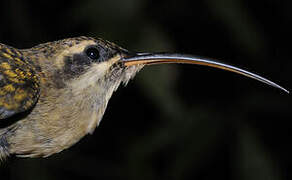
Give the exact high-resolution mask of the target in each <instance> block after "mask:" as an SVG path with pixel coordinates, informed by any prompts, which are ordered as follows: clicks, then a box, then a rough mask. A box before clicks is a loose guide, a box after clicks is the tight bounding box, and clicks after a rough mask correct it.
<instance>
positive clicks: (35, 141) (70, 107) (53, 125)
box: [0, 36, 288, 160]
mask: <svg viewBox="0 0 292 180" xmlns="http://www.w3.org/2000/svg"><path fill="white" fill-rule="evenodd" d="M165 63H183V64H195V65H203V66H209V67H214V68H219V69H223V70H227V71H231V72H234V73H238V74H241V75H244V76H247V77H249V78H253V79H255V80H258V81H260V82H263V83H265V84H268V85H270V86H273V87H275V88H279V89H281V90H283V91H285V92H287V93H288V91H287V90H286V89H284V88H283V87H281V86H279V85H278V84H276V83H274V82H272V81H270V80H268V79H266V78H263V77H261V76H259V75H257V74H254V73H251V72H249V71H246V70H244V69H241V68H238V67H235V66H232V65H228V64H225V63H222V62H219V61H217V60H211V59H208V58H201V57H198V56H193V55H185V54H174V53H137V52H132V51H128V50H126V49H124V48H122V47H120V46H118V45H116V44H114V43H112V42H109V41H106V40H103V39H100V38H92V37H85V36H82V37H75V38H68V39H64V40H59V41H54V42H48V43H44V44H40V45H37V46H34V47H32V48H29V49H17V48H14V47H11V46H8V45H4V44H0V159H2V160H4V159H6V158H7V157H8V156H10V155H15V156H18V157H31V158H33V157H48V156H50V155H52V154H55V153H58V152H60V151H62V150H64V149H67V148H69V147H71V146H72V145H74V144H75V143H77V142H78V141H79V140H80V139H81V138H82V137H84V136H85V135H87V134H92V133H93V132H94V130H95V128H96V127H97V126H98V124H99V123H100V121H101V119H102V117H103V114H104V112H105V110H106V107H107V104H108V102H109V99H110V98H111V96H112V94H113V92H115V91H116V90H117V88H118V87H119V85H120V84H124V85H126V84H127V83H128V81H129V80H130V79H132V78H133V77H134V76H135V75H136V73H137V72H139V71H140V70H141V69H142V68H143V67H144V66H146V65H152V64H165Z"/></svg>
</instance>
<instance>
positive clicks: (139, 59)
mask: <svg viewBox="0 0 292 180" xmlns="http://www.w3.org/2000/svg"><path fill="white" fill-rule="evenodd" d="M122 61H123V62H124V64H125V66H133V65H151V64H165V63H183V64H197V65H203V66H210V67H214V68H218V69H223V70H226V71H231V72H234V73H237V74H241V75H243V76H247V77H249V78H252V79H255V80H258V81H260V82H263V83H265V84H268V85H270V86H273V87H275V88H278V89H281V90H283V91H285V92H286V93H289V91H288V90H286V89H285V88H283V87H281V86H279V85H278V84H276V83H274V82H272V81H270V80H268V79H266V78H263V77H261V76H259V75H257V74H254V73H251V72H249V71H246V70H244V69H241V68H238V67H235V66H231V65H228V64H225V63H222V62H219V61H217V60H210V59H205V58H201V57H196V56H192V55H184V54H170V53H136V54H134V55H130V56H128V57H123V58H122Z"/></svg>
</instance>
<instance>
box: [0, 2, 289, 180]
mask: <svg viewBox="0 0 292 180" xmlns="http://www.w3.org/2000/svg"><path fill="white" fill-rule="evenodd" d="M291 5H292V4H291V1H288V0H287V1H275V0H265V1H263V0H257V1H255V0H253V1H252V0H250V1H246V0H205V1H194V0H193V1H187V0H179V1H176V0H155V1H154V0H120V1H117V0H99V1H94V0H82V1H77V0H75V1H67V2H66V1H60V0H50V1H44V0H43V1H36V0H34V1H27V2H25V1H18V0H10V1H2V2H1V6H0V19H1V26H0V27H1V28H0V42H1V43H4V44H9V45H12V46H14V47H17V48H29V47H32V46H34V45H36V44H39V43H44V42H47V41H53V40H58V39H63V38H67V37H74V36H80V35H86V36H94V37H102V38H104V39H107V40H110V41H113V42H115V43H117V44H119V45H121V46H123V47H125V48H127V49H130V50H134V51H147V52H149V51H169V52H181V53H188V54H196V55H201V56H207V57H212V58H216V59H221V60H224V61H225V62H228V63H231V64H236V65H239V66H240V67H246V68H247V69H249V70H252V71H253V72H257V73H259V74H261V75H263V76H264V77H267V78H270V79H271V80H273V81H275V82H276V83H279V84H280V85H282V86H284V87H286V88H287V89H290V90H291V87H292V86H291V82H292V80H291V73H290V69H291V65H292V63H291V41H290V40H291V39H290V37H291V35H290V34H291V29H289V28H290V27H289V26H290V25H291V20H292V13H291V8H292V6H291ZM291 107H292V101H291V95H289V94H286V93H284V92H282V91H280V90H278V89H275V88H272V87H269V86H267V85H264V84H262V83H259V82H256V81H254V80H250V79H248V78H245V77H242V76H239V75H236V74H234V73H230V72H225V71H222V70H216V69H212V68H207V67H201V66H190V65H157V66H152V67H146V68H145V69H144V70H143V71H142V72H140V73H139V74H138V75H137V76H136V78H135V79H134V80H132V81H131V82H130V83H129V84H128V86H127V87H126V88H124V87H120V88H119V90H118V91H117V92H116V93H115V94H114V95H113V97H112V99H111V100H110V102H109V106H108V108H107V111H106V113H105V115H104V117H103V120H102V122H101V124H100V126H99V127H98V128H97V129H96V131H95V133H94V134H93V135H88V136H86V137H85V138H83V139H82V140H81V141H80V142H79V143H77V144H76V145H74V146H73V147H71V148H70V149H68V150H65V151H63V152H61V153H59V154H55V155H53V156H51V157H49V158H45V159H21V158H13V157H12V158H10V159H9V160H8V161H7V162H5V163H2V165H1V167H0V179H1V180H2V179H3V180H4V179H8V180H10V179H11V180H20V179H22V180H24V179H25V180H26V179H27V180H28V179H29V180H49V179H50V180H61V179H88V180H89V179H90V180H91V179H99V180H102V179H116V180H125V179H129V180H144V179H145V180H146V179H147V180H149V179H151V180H152V179H153V180H162V179H173V180H181V179H184V180H190V179H197V180H205V179H225V180H228V179H239V180H274V179H277V180H278V179H280V180H282V179H291V178H292V174H291V171H292V155H291V150H292V146H291V131H290V130H291V127H292V126H291V125H290V122H291V120H292V119H291V117H292V113H291V112H290V111H291Z"/></svg>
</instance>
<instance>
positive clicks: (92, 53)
mask: <svg viewBox="0 0 292 180" xmlns="http://www.w3.org/2000/svg"><path fill="white" fill-rule="evenodd" d="M86 55H87V56H88V57H89V58H90V59H92V60H97V59H98V58H99V51H98V49H97V48H96V47H90V48H88V49H87V50H86Z"/></svg>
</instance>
